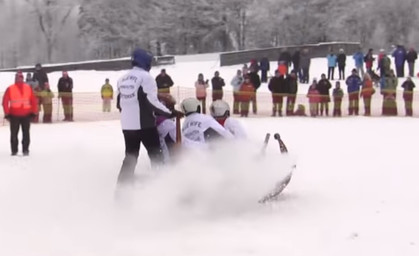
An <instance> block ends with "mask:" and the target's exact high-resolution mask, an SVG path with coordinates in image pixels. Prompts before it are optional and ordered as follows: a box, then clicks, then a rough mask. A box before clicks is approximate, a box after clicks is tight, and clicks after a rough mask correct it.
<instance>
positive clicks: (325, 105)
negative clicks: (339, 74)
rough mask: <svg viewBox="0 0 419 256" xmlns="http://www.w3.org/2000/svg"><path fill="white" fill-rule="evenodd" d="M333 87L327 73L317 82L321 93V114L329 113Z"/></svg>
mask: <svg viewBox="0 0 419 256" xmlns="http://www.w3.org/2000/svg"><path fill="white" fill-rule="evenodd" d="M331 88H332V84H330V82H329V80H328V79H327V78H326V75H325V74H322V75H321V79H320V80H319V82H318V83H317V88H316V89H317V91H319V94H320V115H321V116H322V115H323V112H325V114H326V116H328V115H329V102H330V93H329V90H330V89H331Z"/></svg>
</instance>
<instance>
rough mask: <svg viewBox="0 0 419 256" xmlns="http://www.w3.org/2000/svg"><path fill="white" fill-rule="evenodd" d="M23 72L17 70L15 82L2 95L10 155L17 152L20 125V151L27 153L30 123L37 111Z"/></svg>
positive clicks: (36, 105) (34, 98) (33, 96)
mask: <svg viewBox="0 0 419 256" xmlns="http://www.w3.org/2000/svg"><path fill="white" fill-rule="evenodd" d="M23 81H24V78H23V74H22V73H20V72H18V73H17V74H16V77H15V83H14V84H13V85H10V86H9V87H8V88H7V89H6V92H5V93H4V95H3V102H2V105H3V111H4V118H5V119H7V120H8V121H9V122H10V146H11V150H12V156H15V155H17V152H18V144H19V141H18V133H19V129H20V127H22V153H23V155H25V156H27V155H29V144H30V123H31V119H32V118H33V117H34V116H35V115H36V113H37V112H38V101H37V99H36V97H35V94H34V93H33V90H32V88H31V86H30V85H28V84H25V83H24V82H23Z"/></svg>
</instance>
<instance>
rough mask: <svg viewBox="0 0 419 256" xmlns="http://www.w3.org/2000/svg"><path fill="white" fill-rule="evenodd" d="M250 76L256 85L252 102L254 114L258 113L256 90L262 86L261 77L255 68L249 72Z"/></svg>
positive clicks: (251, 81)
mask: <svg viewBox="0 0 419 256" xmlns="http://www.w3.org/2000/svg"><path fill="white" fill-rule="evenodd" d="M248 75H249V78H250V83H251V84H252V85H253V86H254V87H255V90H254V94H253V98H252V99H251V102H252V110H253V114H255V115H256V114H257V100H256V97H257V96H256V92H257V90H258V89H259V87H260V77H259V75H258V74H257V72H256V71H255V70H254V69H252V68H251V69H250V72H249V73H248Z"/></svg>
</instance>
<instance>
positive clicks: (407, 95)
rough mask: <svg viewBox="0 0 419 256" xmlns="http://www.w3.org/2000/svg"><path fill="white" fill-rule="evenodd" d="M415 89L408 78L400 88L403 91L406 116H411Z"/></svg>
mask: <svg viewBox="0 0 419 256" xmlns="http://www.w3.org/2000/svg"><path fill="white" fill-rule="evenodd" d="M415 87H416V86H415V84H414V83H413V81H412V78H410V77H408V78H407V79H406V81H404V83H403V84H402V88H403V89H404V90H403V100H404V108H405V113H406V116H413V106H412V105H413V89H414V88H415Z"/></svg>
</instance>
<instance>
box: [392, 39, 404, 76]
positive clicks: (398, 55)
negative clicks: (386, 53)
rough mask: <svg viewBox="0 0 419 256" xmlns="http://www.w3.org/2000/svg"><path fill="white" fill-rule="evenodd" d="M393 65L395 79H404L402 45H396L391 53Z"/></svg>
mask: <svg viewBox="0 0 419 256" xmlns="http://www.w3.org/2000/svg"><path fill="white" fill-rule="evenodd" d="M393 57H394V64H395V66H396V74H397V77H404V62H405V61H406V49H405V48H404V47H403V46H402V45H397V47H396V49H395V50H394V52H393Z"/></svg>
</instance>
